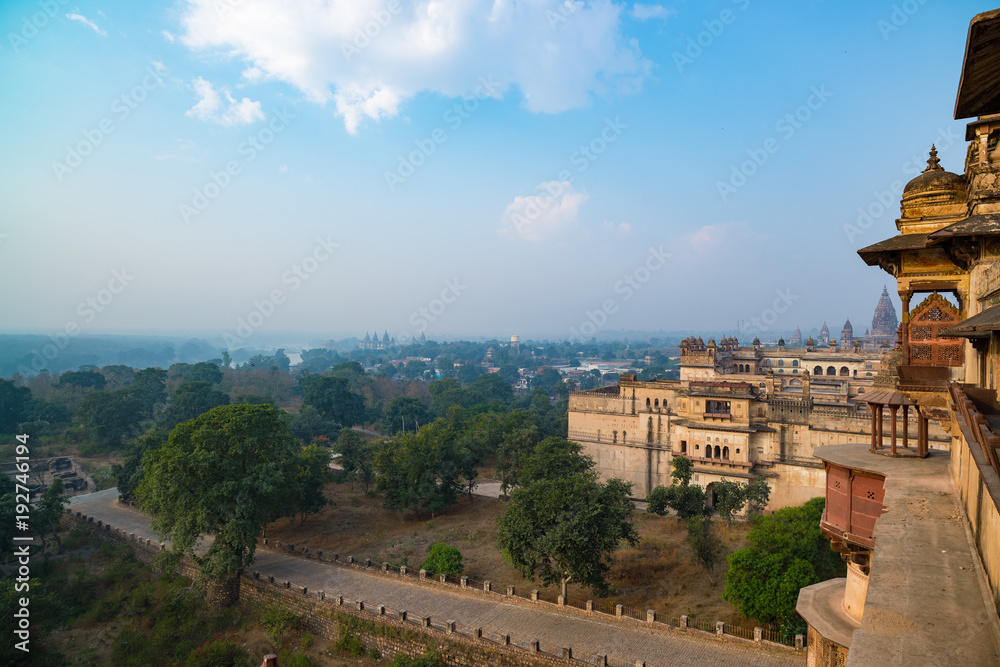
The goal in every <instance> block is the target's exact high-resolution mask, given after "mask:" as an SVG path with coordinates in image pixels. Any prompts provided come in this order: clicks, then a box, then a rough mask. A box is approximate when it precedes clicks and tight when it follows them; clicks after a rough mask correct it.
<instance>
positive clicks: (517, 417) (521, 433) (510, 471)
mask: <svg viewBox="0 0 1000 667" xmlns="http://www.w3.org/2000/svg"><path fill="white" fill-rule="evenodd" d="M502 433H503V436H502V438H501V439H500V443H499V446H498V447H497V452H496V464H497V465H496V469H497V474H498V475H500V491H501V493H503V494H504V495H506V494H507V492H508V491H510V489H513V488H514V487H516V486H520V485H521V469H522V467H523V466H524V461H525V460H526V459H527V457H528V456H530V455H531V453H532V452H534V451H535V447H536V446H537V445H538V428H537V427H536V426H535V425H534V424H533V423H532V422H531V416H530V415H528V414H527V413H526V412H524V411H523V410H521V411H516V412H512V413H511V414H510V415H508V417H507V418H506V419H505V420H504V421H503V430H502Z"/></svg>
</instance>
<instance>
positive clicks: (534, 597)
mask: <svg viewBox="0 0 1000 667" xmlns="http://www.w3.org/2000/svg"><path fill="white" fill-rule="evenodd" d="M531 601H532V602H538V590H537V589H534V588H533V589H531Z"/></svg>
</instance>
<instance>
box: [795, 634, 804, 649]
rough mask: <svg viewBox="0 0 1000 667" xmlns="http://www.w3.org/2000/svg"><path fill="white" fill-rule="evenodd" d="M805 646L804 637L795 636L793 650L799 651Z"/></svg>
mask: <svg viewBox="0 0 1000 667" xmlns="http://www.w3.org/2000/svg"><path fill="white" fill-rule="evenodd" d="M804 646H805V637H803V636H802V635H795V650H796V651H801V650H802V648H803V647H804Z"/></svg>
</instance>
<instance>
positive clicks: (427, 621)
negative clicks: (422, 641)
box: [420, 616, 431, 628]
mask: <svg viewBox="0 0 1000 667" xmlns="http://www.w3.org/2000/svg"><path fill="white" fill-rule="evenodd" d="M420 627H422V628H429V627H431V617H430V616H422V617H421V618H420Z"/></svg>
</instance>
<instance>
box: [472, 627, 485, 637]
mask: <svg viewBox="0 0 1000 667" xmlns="http://www.w3.org/2000/svg"><path fill="white" fill-rule="evenodd" d="M472 638H473V639H482V638H483V629H482V628H473V629H472Z"/></svg>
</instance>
